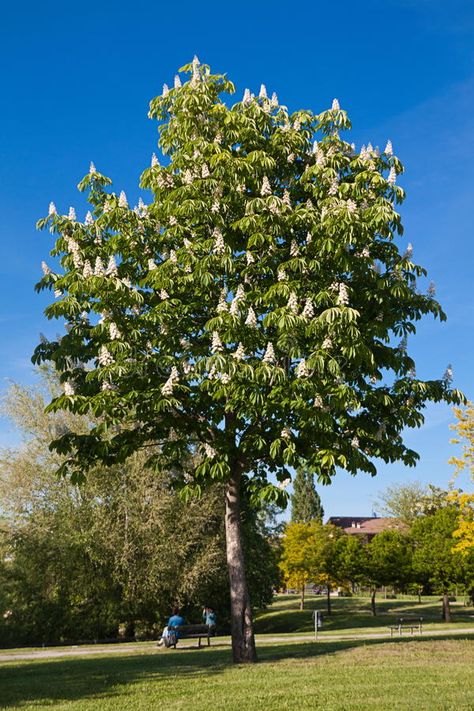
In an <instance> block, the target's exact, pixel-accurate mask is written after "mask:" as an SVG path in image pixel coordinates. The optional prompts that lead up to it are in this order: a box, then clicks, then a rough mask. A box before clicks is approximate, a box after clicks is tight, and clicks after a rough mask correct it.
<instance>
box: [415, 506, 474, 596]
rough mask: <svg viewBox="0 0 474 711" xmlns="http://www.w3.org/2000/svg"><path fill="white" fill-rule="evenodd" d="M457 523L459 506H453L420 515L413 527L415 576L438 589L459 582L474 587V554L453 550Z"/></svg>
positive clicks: (419, 580)
mask: <svg viewBox="0 0 474 711" xmlns="http://www.w3.org/2000/svg"><path fill="white" fill-rule="evenodd" d="M458 523H459V508H458V507H456V506H452V505H451V506H447V507H443V508H440V509H438V510H437V511H435V513H433V514H432V515H430V516H425V517H423V518H420V519H419V520H417V521H415V523H414V524H413V527H412V531H411V536H412V540H413V545H414V553H413V567H414V573H415V577H416V579H417V581H418V582H420V583H421V584H425V585H426V584H428V585H431V586H432V587H433V589H434V590H435V591H436V592H440V593H446V592H449V591H450V590H452V588H453V587H454V586H456V585H465V586H466V587H467V588H468V589H469V588H472V587H473V586H474V555H473V554H468V555H464V556H463V554H462V553H461V552H459V551H454V550H453V544H454V542H455V540H454V538H453V533H454V531H455V530H456V528H457V526H458Z"/></svg>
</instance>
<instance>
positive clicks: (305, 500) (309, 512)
mask: <svg viewBox="0 0 474 711" xmlns="http://www.w3.org/2000/svg"><path fill="white" fill-rule="evenodd" d="M323 516H324V509H323V507H322V504H321V499H320V497H319V494H318V492H317V491H316V487H315V486H314V474H313V473H312V472H309V471H305V470H304V469H301V468H300V469H297V471H296V475H295V479H294V482H293V494H292V495H291V520H292V521H293V522H294V523H309V522H310V521H320V522H321V523H322V520H323Z"/></svg>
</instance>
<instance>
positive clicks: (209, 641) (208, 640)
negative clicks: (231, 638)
mask: <svg viewBox="0 0 474 711" xmlns="http://www.w3.org/2000/svg"><path fill="white" fill-rule="evenodd" d="M207 646H208V647H210V646H211V638H210V637H209V636H208V638H207Z"/></svg>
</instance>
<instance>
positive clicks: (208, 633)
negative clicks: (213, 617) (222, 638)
mask: <svg viewBox="0 0 474 711" xmlns="http://www.w3.org/2000/svg"><path fill="white" fill-rule="evenodd" d="M168 632H171V633H174V635H175V636H174V640H175V641H174V644H170V647H174V648H175V649H176V644H177V643H178V642H179V641H180V640H181V639H198V640H199V642H198V647H200V646H201V639H203V638H204V639H206V638H207V646H208V647H210V645H211V637H215V634H216V628H215V626H214V625H176V626H170V627H168Z"/></svg>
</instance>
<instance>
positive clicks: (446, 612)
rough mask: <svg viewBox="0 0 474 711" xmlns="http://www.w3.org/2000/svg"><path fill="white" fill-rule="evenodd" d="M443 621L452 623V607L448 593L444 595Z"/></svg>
mask: <svg viewBox="0 0 474 711" xmlns="http://www.w3.org/2000/svg"><path fill="white" fill-rule="evenodd" d="M443 621H444V622H451V606H450V604H449V595H448V593H446V592H445V593H443Z"/></svg>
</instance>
